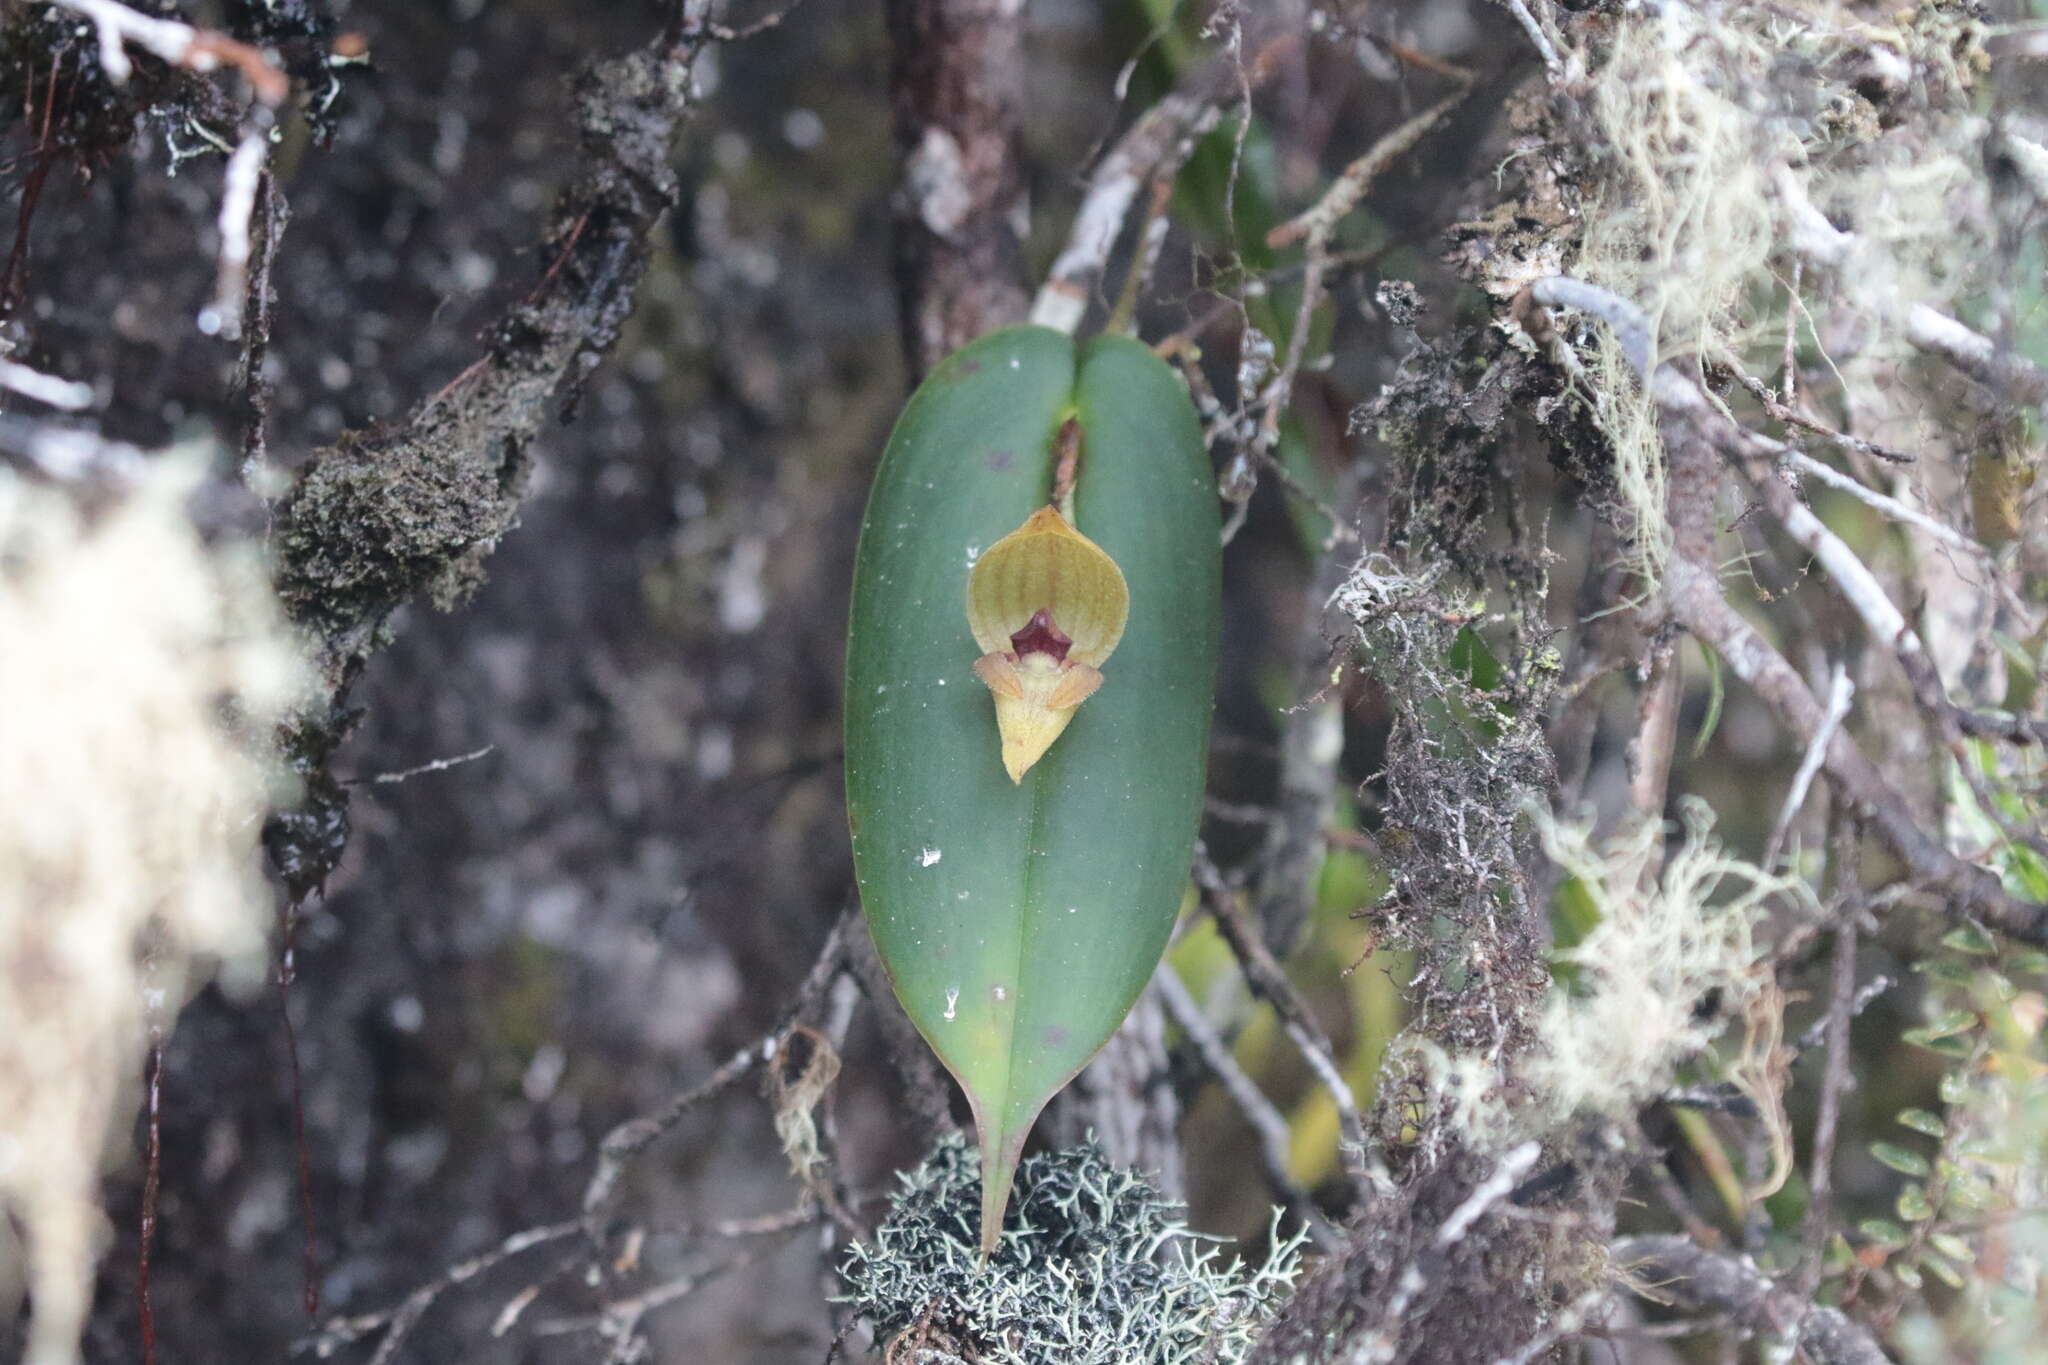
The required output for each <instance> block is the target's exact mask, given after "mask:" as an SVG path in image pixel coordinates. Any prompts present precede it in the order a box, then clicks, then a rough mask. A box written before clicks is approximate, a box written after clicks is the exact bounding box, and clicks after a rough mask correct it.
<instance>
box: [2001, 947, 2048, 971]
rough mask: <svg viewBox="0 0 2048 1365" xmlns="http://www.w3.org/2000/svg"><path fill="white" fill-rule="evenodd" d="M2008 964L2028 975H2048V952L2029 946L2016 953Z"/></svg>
mask: <svg viewBox="0 0 2048 1365" xmlns="http://www.w3.org/2000/svg"><path fill="white" fill-rule="evenodd" d="M2008 965H2010V966H2011V968H2012V969H2013V970H2014V971H2016V972H2019V973H2021V974H2023V975H2026V976H2048V953H2044V952H2042V951H2040V950H2039V949H2037V948H2028V949H2025V950H2023V951H2021V952H2017V953H2014V954H2013V955H2012V960H2011V962H2010V963H2009V964H2008Z"/></svg>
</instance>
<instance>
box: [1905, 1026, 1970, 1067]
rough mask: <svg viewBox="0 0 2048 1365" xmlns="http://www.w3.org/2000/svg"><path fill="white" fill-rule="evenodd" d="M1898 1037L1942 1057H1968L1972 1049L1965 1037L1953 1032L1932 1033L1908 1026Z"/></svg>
mask: <svg viewBox="0 0 2048 1365" xmlns="http://www.w3.org/2000/svg"><path fill="white" fill-rule="evenodd" d="M1899 1037H1900V1038H1902V1039H1904V1040H1905V1041H1906V1042H1909V1043H1911V1044H1912V1045H1913V1046H1914V1047H1924V1048H1926V1049H1927V1050H1928V1051H1929V1052H1932V1053H1936V1054H1938V1055H1940V1056H1943V1057H1953V1058H1955V1059H1957V1060H1958V1061H1960V1060H1963V1059H1965V1058H1967V1057H1969V1055H1970V1053H1971V1052H1972V1051H1973V1050H1974V1049H1973V1048H1972V1047H1971V1045H1970V1040H1969V1039H1967V1038H1960V1037H1957V1036H1956V1035H1954V1034H1947V1033H1934V1032H1932V1031H1930V1030H1928V1029H1924V1028H1909V1029H1907V1030H1906V1031H1905V1032H1904V1033H1901V1034H1900V1035H1899Z"/></svg>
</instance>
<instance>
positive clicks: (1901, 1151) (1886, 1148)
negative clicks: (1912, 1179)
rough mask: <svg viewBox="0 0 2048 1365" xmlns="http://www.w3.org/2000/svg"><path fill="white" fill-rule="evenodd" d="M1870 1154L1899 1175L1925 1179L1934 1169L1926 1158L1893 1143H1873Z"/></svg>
mask: <svg viewBox="0 0 2048 1365" xmlns="http://www.w3.org/2000/svg"><path fill="white" fill-rule="evenodd" d="M1870 1154H1871V1155H1872V1156H1874V1157H1876V1158H1877V1159H1878V1160H1879V1161H1881V1162H1883V1163H1884V1164H1885V1165H1887V1166H1889V1167H1891V1168H1892V1169H1893V1170H1895V1171H1897V1172H1898V1173H1899V1174H1901V1175H1911V1176H1921V1177H1926V1176H1929V1175H1932V1174H1934V1167H1933V1166H1932V1165H1930V1164H1928V1160H1927V1158H1926V1157H1924V1156H1922V1155H1920V1154H1919V1153H1918V1152H1916V1151H1913V1150H1911V1149H1910V1148H1906V1147H1901V1146H1899V1145H1898V1144H1897V1143H1895V1142H1873V1143H1871V1144H1870Z"/></svg>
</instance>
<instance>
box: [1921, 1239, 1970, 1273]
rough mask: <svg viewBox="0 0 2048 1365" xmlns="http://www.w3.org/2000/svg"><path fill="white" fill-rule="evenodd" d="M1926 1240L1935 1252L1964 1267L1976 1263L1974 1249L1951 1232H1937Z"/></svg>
mask: <svg viewBox="0 0 2048 1365" xmlns="http://www.w3.org/2000/svg"><path fill="white" fill-rule="evenodd" d="M1927 1240H1928V1241H1929V1242H1930V1243H1931V1244H1932V1245H1933V1247H1934V1249H1935V1250H1936V1251H1939V1252H1940V1253H1941V1254H1942V1255H1944V1256H1946V1257H1948V1258H1949V1259H1950V1260H1951V1261H1960V1262H1961V1263H1962V1264H1964V1265H1973V1264H1975V1263H1976V1260H1977V1252H1976V1249H1975V1248H1974V1247H1972V1246H1971V1245H1970V1244H1969V1243H1968V1242H1966V1241H1964V1240H1963V1239H1962V1238H1960V1237H1958V1236H1956V1235H1955V1234H1954V1233H1953V1232H1937V1233H1935V1234H1934V1235H1933V1236H1931V1237H1929V1238H1928V1239H1927Z"/></svg>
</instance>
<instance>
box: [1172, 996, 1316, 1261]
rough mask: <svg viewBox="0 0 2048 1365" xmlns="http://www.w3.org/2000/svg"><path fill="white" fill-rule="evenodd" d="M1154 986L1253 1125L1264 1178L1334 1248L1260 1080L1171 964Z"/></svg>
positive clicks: (1312, 1231)
mask: <svg viewBox="0 0 2048 1365" xmlns="http://www.w3.org/2000/svg"><path fill="white" fill-rule="evenodd" d="M1152 989H1153V991H1154V992H1155V993H1157V995H1158V996H1159V1001H1160V1003H1161V1004H1162V1005H1164V1006H1165V1007H1166V1013H1167V1014H1168V1016H1170V1017H1171V1018H1172V1020H1173V1022H1174V1023H1175V1024H1176V1025H1178V1026H1179V1028H1180V1031H1181V1032H1182V1033H1185V1034H1186V1035H1187V1036H1188V1041H1189V1042H1190V1043H1192V1044H1193V1045H1194V1048H1195V1052H1196V1054H1197V1055H1198V1056H1200V1057H1201V1059H1202V1064H1203V1065H1204V1066H1206V1067H1208V1068H1209V1073H1210V1074H1211V1075H1213V1076H1214V1077H1215V1078H1216V1081H1217V1083H1218V1084H1219V1085H1221V1086H1222V1087H1223V1092H1224V1093H1225V1094H1226V1095H1228V1096H1230V1099H1231V1102H1232V1103H1234V1104H1235V1105H1236V1106H1237V1109H1238V1112H1239V1113H1241V1114H1243V1115H1244V1119H1245V1122H1247V1123H1249V1124H1250V1125H1251V1126H1252V1132H1253V1134H1254V1135H1255V1136H1256V1137H1257V1138H1258V1140H1259V1161H1260V1164H1261V1165H1262V1166H1263V1167H1264V1168H1265V1172H1266V1183H1267V1184H1268V1185H1270V1186H1272V1188H1273V1193H1275V1194H1277V1195H1278V1196H1280V1200H1281V1202H1282V1203H1283V1204H1285V1205H1286V1206H1287V1210H1288V1212H1289V1213H1292V1214H1293V1215H1294V1216H1295V1217H1297V1218H1300V1219H1301V1220H1302V1221H1303V1222H1304V1223H1306V1224H1307V1225H1308V1230H1309V1236H1310V1237H1312V1238H1313V1239H1314V1240H1315V1243H1316V1245H1317V1246H1318V1247H1320V1248H1322V1249H1323V1250H1324V1251H1330V1250H1334V1249H1335V1248H1336V1246H1337V1245H1338V1241H1337V1237H1336V1234H1335V1232H1334V1231H1333V1230H1332V1229H1331V1227H1330V1224H1329V1220H1327V1219H1325V1218H1324V1217H1323V1216H1322V1214H1321V1213H1320V1212H1318V1211H1317V1209H1316V1206H1315V1204H1314V1203H1313V1202H1312V1201H1311V1200H1310V1199H1309V1197H1308V1194H1307V1192H1306V1191H1304V1190H1303V1189H1302V1188H1301V1187H1300V1186H1299V1185H1297V1184H1295V1183H1294V1177H1293V1176H1292V1175H1290V1174H1289V1173H1288V1170H1287V1164H1288V1158H1289V1152H1288V1149H1289V1146H1290V1145H1291V1138H1290V1137H1289V1134H1288V1130H1287V1120H1286V1119H1284V1118H1282V1117H1281V1116H1280V1111H1279V1110H1277V1109H1275V1108H1274V1107H1273V1102H1272V1101H1271V1100H1269V1099H1267V1098H1266V1096H1265V1094H1264V1093H1263V1092H1262V1091H1261V1090H1260V1089H1259V1085H1258V1082H1257V1081H1254V1080H1253V1079H1252V1078H1251V1077H1250V1076H1247V1075H1246V1074H1245V1073H1244V1068H1242V1067H1240V1066H1239V1065H1238V1064H1237V1059H1236V1058H1235V1057H1233V1056H1231V1054H1230V1047H1229V1045H1228V1044H1226V1043H1225V1042H1224V1041H1223V1039H1222V1037H1221V1036H1219V1035H1218V1034H1217V1032H1216V1030H1215V1029H1214V1028H1213V1027H1211V1026H1210V1024H1209V1020H1208V1018H1207V1016H1205V1015H1204V1014H1203V1013H1202V1007H1201V1006H1200V1005H1198V1004H1196V1003H1195V998H1194V996H1192V995H1190V994H1188V988H1187V987H1186V986H1185V985H1183V984H1182V982H1181V979H1180V976H1179V974H1178V973H1176V972H1175V971H1174V970H1173V967H1172V966H1171V965H1170V964H1168V963H1163V962H1162V963H1161V964H1160V965H1159V968H1158V970H1157V971H1155V972H1153V973H1152Z"/></svg>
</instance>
